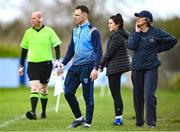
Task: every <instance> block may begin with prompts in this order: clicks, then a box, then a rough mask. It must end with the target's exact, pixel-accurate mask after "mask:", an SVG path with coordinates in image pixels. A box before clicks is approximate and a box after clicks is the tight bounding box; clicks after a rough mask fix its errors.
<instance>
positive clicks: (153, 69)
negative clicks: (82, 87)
mask: <svg viewBox="0 0 180 132" xmlns="http://www.w3.org/2000/svg"><path fill="white" fill-rule="evenodd" d="M134 15H135V16H136V17H137V19H136V25H135V31H133V32H132V33H130V35H129V38H128V48H129V49H131V50H133V51H134V52H133V56H132V63H131V70H132V83H133V98H134V109H135V116H136V126H138V127H140V126H143V125H144V122H145V121H144V104H145V105H146V123H147V125H148V126H149V128H155V127H156V105H157V101H156V96H155V93H156V89H157V83H158V67H159V66H160V65H161V63H160V61H159V59H158V53H161V52H163V51H168V50H169V49H171V48H173V47H174V45H175V44H176V43H177V40H176V38H175V37H174V36H172V35H171V34H169V33H167V32H166V31H164V30H161V29H158V28H155V27H153V26H152V22H153V16H152V14H151V13H150V12H149V11H146V10H143V11H141V12H140V13H135V14H134Z"/></svg>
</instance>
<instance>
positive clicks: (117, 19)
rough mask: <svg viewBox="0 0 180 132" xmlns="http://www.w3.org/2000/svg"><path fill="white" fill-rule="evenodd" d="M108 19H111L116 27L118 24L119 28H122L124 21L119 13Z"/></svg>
mask: <svg viewBox="0 0 180 132" xmlns="http://www.w3.org/2000/svg"><path fill="white" fill-rule="evenodd" d="M109 19H112V20H113V21H114V23H115V24H116V25H118V24H119V28H123V27H124V20H123V18H122V15H121V14H120V13H118V14H116V15H113V16H111V17H109Z"/></svg>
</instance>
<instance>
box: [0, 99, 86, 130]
mask: <svg viewBox="0 0 180 132" xmlns="http://www.w3.org/2000/svg"><path fill="white" fill-rule="evenodd" d="M81 99H83V97H79V98H78V99H77V100H81ZM64 106H65V104H60V108H61V107H64ZM47 111H54V107H51V108H49V109H47ZM40 114H41V113H40V112H39V113H38V114H37V115H40ZM24 118H26V117H25V115H21V116H20V117H18V118H14V119H11V120H8V121H5V122H4V123H2V124H0V128H2V127H6V126H8V125H9V124H12V123H14V122H16V121H19V120H22V119H24ZM0 131H1V130H0Z"/></svg>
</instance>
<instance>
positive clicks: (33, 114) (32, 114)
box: [26, 111, 37, 120]
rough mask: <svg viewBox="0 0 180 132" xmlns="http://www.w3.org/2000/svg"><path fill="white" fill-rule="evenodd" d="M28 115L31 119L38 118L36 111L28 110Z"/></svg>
mask: <svg viewBox="0 0 180 132" xmlns="http://www.w3.org/2000/svg"><path fill="white" fill-rule="evenodd" d="M26 117H27V118H28V119H30V120H36V119H37V118H36V114H35V113H34V112H31V111H28V112H27V113H26Z"/></svg>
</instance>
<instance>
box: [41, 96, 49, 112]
mask: <svg viewBox="0 0 180 132" xmlns="http://www.w3.org/2000/svg"><path fill="white" fill-rule="evenodd" d="M47 101H48V99H47V98H46V99H44V98H41V105H42V113H46V106H47Z"/></svg>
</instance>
